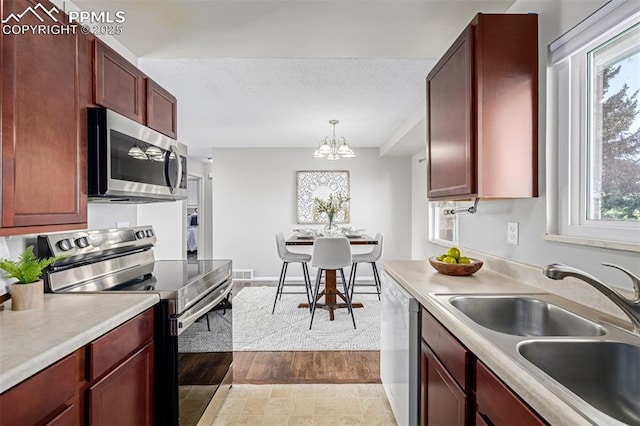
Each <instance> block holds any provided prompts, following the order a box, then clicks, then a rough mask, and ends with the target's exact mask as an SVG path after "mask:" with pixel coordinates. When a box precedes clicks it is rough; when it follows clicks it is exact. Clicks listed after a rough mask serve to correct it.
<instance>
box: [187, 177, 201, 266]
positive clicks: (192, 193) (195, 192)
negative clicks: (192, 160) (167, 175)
mask: <svg viewBox="0 0 640 426" xmlns="http://www.w3.org/2000/svg"><path fill="white" fill-rule="evenodd" d="M187 194H188V196H187V233H186V235H187V244H186V248H187V260H197V259H198V257H199V256H198V245H199V243H200V244H201V242H202V232H201V231H202V227H201V226H200V221H201V217H200V216H199V213H200V212H201V211H202V178H201V177H199V176H189V177H188V178H187ZM200 253H202V250H200Z"/></svg>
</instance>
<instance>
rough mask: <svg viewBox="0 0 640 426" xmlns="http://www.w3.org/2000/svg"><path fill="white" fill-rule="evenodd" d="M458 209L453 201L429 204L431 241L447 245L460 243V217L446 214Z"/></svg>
mask: <svg viewBox="0 0 640 426" xmlns="http://www.w3.org/2000/svg"><path fill="white" fill-rule="evenodd" d="M455 208H456V203H455V202H452V201H438V202H430V203H429V216H430V217H431V220H430V226H429V240H430V241H442V242H445V243H447V244H448V243H455V244H457V243H458V216H457V215H454V214H444V212H445V211H447V210H453V209H455Z"/></svg>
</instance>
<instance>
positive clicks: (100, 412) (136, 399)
mask: <svg viewBox="0 0 640 426" xmlns="http://www.w3.org/2000/svg"><path fill="white" fill-rule="evenodd" d="M152 378H153V344H148V345H146V346H145V347H143V348H142V349H141V350H140V351H138V352H137V353H136V354H135V355H133V356H131V358H129V359H128V360H127V361H125V362H124V363H123V364H120V366H118V367H117V368H116V369H115V370H113V371H112V372H110V373H108V374H107V375H106V376H104V377H103V378H102V379H100V380H99V381H98V382H97V383H96V384H94V385H92V386H91V387H90V388H89V389H88V390H87V396H88V401H87V409H88V421H89V424H90V425H96V426H99V425H150V424H152V421H153V420H152V416H153V383H152Z"/></svg>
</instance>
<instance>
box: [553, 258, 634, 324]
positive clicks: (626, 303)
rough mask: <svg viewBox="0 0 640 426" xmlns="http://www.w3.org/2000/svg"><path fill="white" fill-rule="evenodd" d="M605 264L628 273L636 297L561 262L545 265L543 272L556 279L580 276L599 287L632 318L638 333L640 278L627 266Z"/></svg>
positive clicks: (604, 263)
mask: <svg viewBox="0 0 640 426" xmlns="http://www.w3.org/2000/svg"><path fill="white" fill-rule="evenodd" d="M602 264H603V265H604V266H610V267H612V268H616V269H619V270H621V271H622V272H624V273H625V274H627V275H628V276H629V277H630V278H631V281H632V282H633V287H634V289H635V297H634V298H633V300H629V299H627V298H626V297H623V296H621V295H620V294H619V293H618V292H617V291H615V290H613V289H611V288H609V287H608V286H607V285H606V284H604V283H603V282H602V281H600V280H599V279H597V278H596V277H594V276H593V275H590V274H588V273H586V272H584V271H581V270H579V269H576V268H572V267H570V266H567V265H562V264H560V263H553V264H551V265H547V266H545V267H544V269H543V270H542V272H543V273H544V274H545V275H546V276H547V277H549V278H551V279H554V280H561V279H563V278H566V277H574V278H578V279H580V280H582V281H584V282H586V283H587V284H590V285H592V286H593V287H595V288H596V289H598V290H599V291H600V292H601V293H603V294H604V295H605V296H607V297H608V298H609V299H610V300H611V301H612V302H613V303H615V304H616V305H617V306H618V307H619V308H620V309H622V310H623V311H624V313H625V314H627V316H628V317H629V319H630V320H631V323H632V324H633V328H634V330H635V331H636V332H637V333H640V278H638V277H637V276H636V275H634V274H633V273H631V272H630V271H628V270H626V269H625V268H623V267H621V266H618V265H614V264H613V263H606V262H602Z"/></svg>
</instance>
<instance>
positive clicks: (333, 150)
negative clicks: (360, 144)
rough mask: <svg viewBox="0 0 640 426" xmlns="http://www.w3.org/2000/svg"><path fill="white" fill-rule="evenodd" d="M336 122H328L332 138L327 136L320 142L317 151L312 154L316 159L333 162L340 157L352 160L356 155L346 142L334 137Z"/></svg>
mask: <svg viewBox="0 0 640 426" xmlns="http://www.w3.org/2000/svg"><path fill="white" fill-rule="evenodd" d="M338 123H339V121H338V120H330V121H329V124H331V125H333V136H327V137H326V138H324V139H323V140H321V141H320V144H319V145H318V149H316V152H314V153H313V156H314V157H316V158H326V159H327V160H331V161H335V160H339V159H340V157H344V158H352V157H355V156H356V154H354V152H353V151H352V150H351V148H350V147H349V144H348V143H347V140H346V139H345V138H343V137H340V138H338V137H336V124H338Z"/></svg>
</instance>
